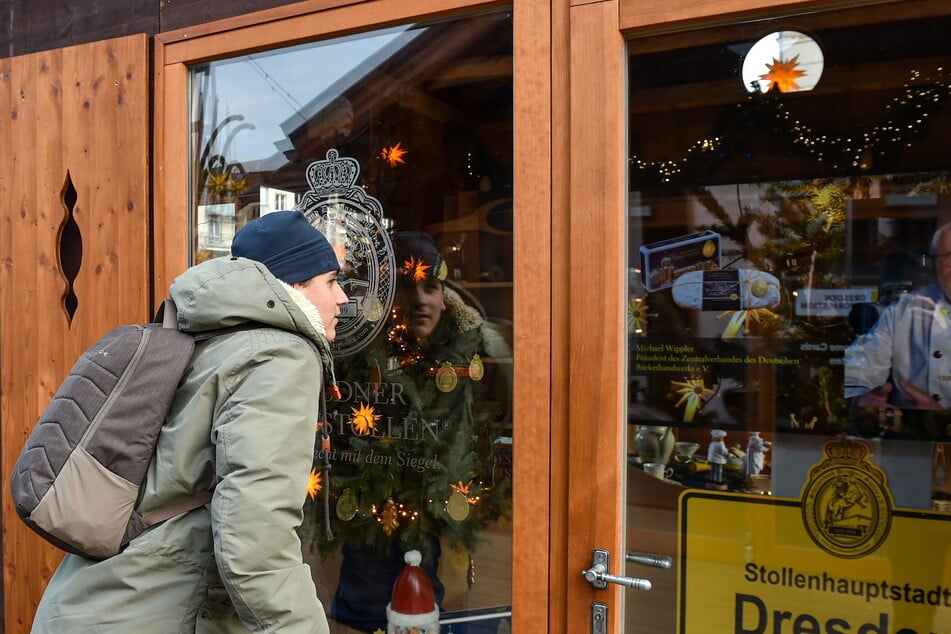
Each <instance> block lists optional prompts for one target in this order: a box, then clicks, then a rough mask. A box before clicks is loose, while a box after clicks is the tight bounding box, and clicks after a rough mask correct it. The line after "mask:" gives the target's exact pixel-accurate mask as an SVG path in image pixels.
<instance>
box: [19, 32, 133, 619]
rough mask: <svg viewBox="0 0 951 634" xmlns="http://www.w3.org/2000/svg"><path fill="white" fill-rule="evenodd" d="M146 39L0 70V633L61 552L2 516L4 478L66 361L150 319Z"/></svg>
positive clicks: (27, 614) (72, 50)
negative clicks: (0, 606) (120, 327)
mask: <svg viewBox="0 0 951 634" xmlns="http://www.w3.org/2000/svg"><path fill="white" fill-rule="evenodd" d="M149 83H150V74H149V39H148V36H146V35H134V36H129V37H125V38H119V39H113V40H105V41H100V42H96V43H93V44H85V45H80V46H74V47H69V48H62V49H57V50H53V51H46V52H43V53H35V54H32V55H24V56H20V57H13V58H8V59H3V60H0V429H2V438H0V473H2V474H3V477H2V491H3V502H2V523H3V562H4V567H3V587H4V590H5V592H4V594H5V597H4V599H5V600H4V625H5V628H4V631H5V632H7V633H9V634H16V633H18V632H28V631H29V630H30V625H31V622H32V617H33V614H34V612H35V609H36V605H37V603H38V602H39V599H40V597H41V596H42V592H43V589H44V588H45V586H46V582H47V581H48V579H49V577H50V576H51V575H52V573H53V571H54V570H55V568H56V566H57V564H58V563H59V560H60V558H61V557H62V553H61V552H60V551H58V550H57V549H55V548H53V547H52V546H49V545H47V544H46V542H44V541H43V540H42V539H40V538H39V537H37V536H35V535H34V534H33V533H32V532H31V531H30V530H29V529H28V528H26V526H25V525H24V524H23V523H22V522H21V521H20V520H19V518H18V517H17V516H16V511H15V509H14V508H13V502H12V500H11V498H10V492H9V473H10V470H11V469H12V465H13V463H14V462H15V461H16V458H17V456H18V455H19V452H20V448H21V447H22V445H23V443H24V441H25V439H26V437H27V436H28V435H29V433H30V431H31V430H32V428H33V424H34V422H35V421H36V419H37V418H38V416H39V414H40V413H41V412H42V410H43V408H44V407H45V405H46V403H47V401H48V400H49V398H50V397H51V396H52V394H53V392H54V391H55V390H56V388H57V386H58V385H59V382H60V381H61V380H62V378H63V377H64V376H65V375H66V373H67V372H68V371H69V369H70V367H71V366H72V363H73V361H74V360H75V358H76V357H77V356H78V355H79V353H80V352H82V350H83V349H85V348H86V347H87V346H88V345H90V344H91V343H92V342H93V341H95V340H96V339H97V338H98V337H99V336H100V335H101V334H103V333H104V332H105V331H106V330H107V329H109V328H110V327H112V326H113V325H115V324H116V323H129V322H135V321H143V320H146V319H148V317H149V311H150V308H151V307H150V296H151V289H150V262H151V245H150V237H149V236H150V210H149V195H150V191H151V186H150V178H151V176H150V170H149V165H150V160H149V152H150V143H149V129H150V117H151V108H150V100H149Z"/></svg>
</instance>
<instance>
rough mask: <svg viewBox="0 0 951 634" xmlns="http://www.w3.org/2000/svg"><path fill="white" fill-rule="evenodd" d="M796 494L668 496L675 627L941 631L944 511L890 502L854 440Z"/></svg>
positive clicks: (810, 633)
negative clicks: (674, 532) (674, 521)
mask: <svg viewBox="0 0 951 634" xmlns="http://www.w3.org/2000/svg"><path fill="white" fill-rule="evenodd" d="M825 452H826V456H825V458H824V460H823V461H821V462H820V463H819V464H817V465H815V466H814V467H813V468H812V469H811V470H810V472H809V477H808V479H807V481H806V484H805V486H804V487H803V494H802V497H801V499H798V500H797V499H790V498H777V497H769V496H762V495H742V494H730V493H719V492H713V491H705V490H699V489H698V490H689V491H687V492H685V493H684V494H683V495H682V496H681V498H680V514H679V515H680V517H679V519H680V544H679V547H678V555H679V557H678V561H679V568H678V592H677V606H678V616H677V624H678V628H677V632H678V634H951V514H948V513H934V512H925V511H921V510H911V509H895V508H892V502H891V495H890V493H889V491H888V489H887V483H886V481H885V479H884V472H882V471H881V470H880V469H879V468H878V467H877V466H875V465H873V464H872V463H871V462H869V461H868V460H867V447H865V446H864V445H863V444H862V443H849V442H839V441H831V442H830V443H827V444H826V447H825Z"/></svg>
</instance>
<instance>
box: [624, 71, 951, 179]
mask: <svg viewBox="0 0 951 634" xmlns="http://www.w3.org/2000/svg"><path fill="white" fill-rule="evenodd" d="M922 77H923V75H922V72H921V71H920V70H917V69H913V70H912V71H910V79H909V81H908V82H906V83H904V84H903V85H902V92H901V94H899V95H896V96H895V97H894V98H893V99H892V101H891V102H890V103H888V104H887V105H886V106H885V112H886V114H887V115H888V116H890V118H889V119H888V120H887V121H886V122H884V123H882V124H881V125H877V126H875V127H873V128H871V129H870V130H868V131H866V132H863V133H862V134H861V135H860V136H859V137H857V138H855V139H853V138H851V137H847V138H842V137H834V138H833V137H829V136H828V135H826V134H816V133H815V132H813V130H812V129H811V128H810V127H809V126H808V125H806V124H805V123H803V122H801V121H800V120H798V119H795V118H794V117H793V116H792V114H791V113H790V112H789V110H788V109H787V108H786V106H785V105H784V104H783V103H782V102H781V101H778V100H772V101H769V102H768V104H769V105H772V107H773V108H774V109H775V112H774V113H773V116H774V119H775V120H777V121H784V122H786V123H787V127H788V130H789V132H790V135H791V141H790V142H791V144H792V145H793V146H795V147H800V148H802V149H803V150H804V151H805V153H806V154H808V155H809V156H811V157H812V158H813V159H815V160H816V161H817V162H820V163H821V162H824V161H826V160H828V159H829V158H830V156H832V155H837V156H842V157H844V158H846V157H847V158H846V160H847V161H848V162H849V163H850V164H851V166H852V167H854V168H858V169H860V170H863V171H865V170H869V169H871V168H872V159H873V158H874V157H884V156H886V155H887V147H886V146H889V145H891V146H901V147H904V148H911V147H913V146H914V142H913V139H914V137H915V136H917V135H918V134H919V133H920V132H921V131H922V129H923V128H924V127H925V126H926V125H927V123H928V118H929V116H930V115H931V113H930V112H929V111H928V110H926V108H936V107H940V106H941V105H942V104H943V102H944V101H945V100H946V99H947V98H948V97H949V96H951V83H949V82H948V81H946V80H945V79H944V67H943V66H939V67H937V68H936V77H937V79H934V80H933V81H932V79H931V78H930V77H924V81H926V82H929V83H930V85H926V86H923V87H920V88H916V87H915V85H914V84H915V83H916V82H918V81H919V80H921V79H922ZM756 98H757V97H756V95H750V97H749V98H748V101H747V103H746V104H736V107H737V109H743V108H744V107H746V106H747V105H748V104H749V103H751V102H752V101H753V100H754V99H756ZM759 98H762V97H761V96H760V97H759ZM897 111H900V112H897ZM909 114H912V115H913V118H912V119H910V120H909V121H898V120H896V118H898V117H904V116H908V115H909ZM726 138H727V137H725V136H716V137H712V138H708V139H700V140H698V141H695V142H694V143H693V144H692V145H691V146H690V147H688V148H687V150H686V151H685V153H684V156H683V157H682V158H680V159H661V160H657V161H645V160H644V159H642V158H641V157H639V156H637V155H632V156H631V157H630V158H629V159H628V163H629V164H630V165H631V166H632V167H633V168H635V169H636V170H637V171H638V172H641V173H645V174H647V173H653V174H654V175H655V176H656V178H657V180H658V181H660V182H662V183H670V182H671V181H672V180H674V179H675V178H676V177H677V176H679V175H681V174H683V173H684V171H685V170H686V168H687V165H688V164H689V163H690V162H691V161H692V160H694V159H695V158H698V157H699V156H703V155H709V154H710V153H717V152H719V151H720V150H721V149H722V147H723V145H724V141H725V140H726ZM832 161H833V168H835V169H838V168H839V167H840V166H841V164H840V163H841V162H840V161H838V160H836V159H832Z"/></svg>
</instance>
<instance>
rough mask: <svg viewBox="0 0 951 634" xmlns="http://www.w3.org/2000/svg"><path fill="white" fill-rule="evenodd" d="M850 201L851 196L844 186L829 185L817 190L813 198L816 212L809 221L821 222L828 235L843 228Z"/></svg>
mask: <svg viewBox="0 0 951 634" xmlns="http://www.w3.org/2000/svg"><path fill="white" fill-rule="evenodd" d="M848 199H849V196H848V194H847V193H846V191H845V188H844V187H843V186H842V185H838V184H836V183H829V184H826V185H822V186H821V187H818V188H816V189H815V190H814V192H813V194H812V197H811V201H812V205H813V207H815V211H813V212H812V215H811V216H810V218H809V219H810V220H812V221H813V222H820V223H821V224H822V228H823V229H824V230H825V231H826V232H827V233H828V232H829V231H831V230H833V229H836V228H838V227H841V226H842V224H843V223H844V222H845V207H846V204H847V203H848Z"/></svg>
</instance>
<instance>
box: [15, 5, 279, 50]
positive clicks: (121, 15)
mask: <svg viewBox="0 0 951 634" xmlns="http://www.w3.org/2000/svg"><path fill="white" fill-rule="evenodd" d="M295 1H296V0H230V1H229V2H218V1H217V0H104V1H100V2H63V0H0V58H4V57H14V56H17V55H25V54H28V53H36V52H39V51H45V50H50V49H55V48H62V47H65V46H73V45H76V44H86V43H89V42H96V41H100V40H105V39H110V38H116V37H121V36H126V35H134V34H138V33H145V34H146V35H155V34H156V33H159V32H161V31H169V30H174V29H180V28H184V27H188V26H192V25H195V24H203V23H205V22H211V21H214V20H220V19H222V18H230V17H234V16H238V15H244V14H245V13H250V12H252V11H260V10H262V9H269V8H272V7H278V6H283V5H288V4H294V2H295Z"/></svg>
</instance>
